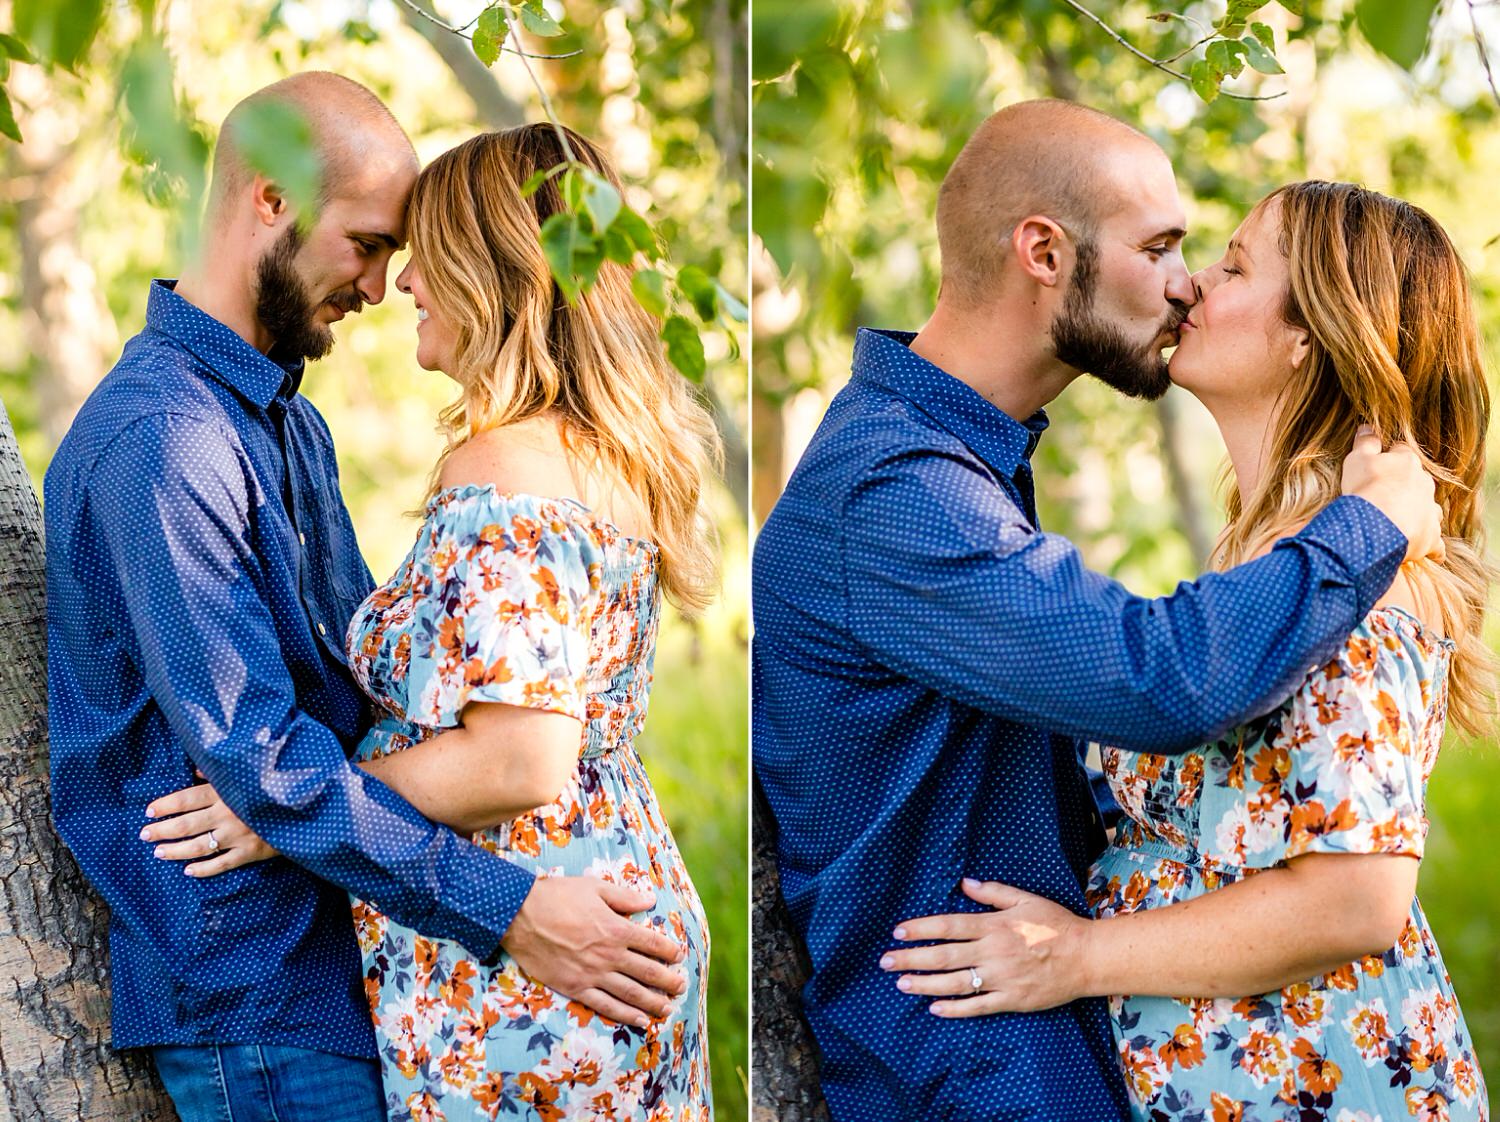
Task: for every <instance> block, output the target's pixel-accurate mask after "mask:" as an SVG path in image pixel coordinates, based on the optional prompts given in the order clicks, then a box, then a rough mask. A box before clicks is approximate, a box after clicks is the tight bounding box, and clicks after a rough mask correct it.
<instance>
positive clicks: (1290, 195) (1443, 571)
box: [1212, 180, 1495, 732]
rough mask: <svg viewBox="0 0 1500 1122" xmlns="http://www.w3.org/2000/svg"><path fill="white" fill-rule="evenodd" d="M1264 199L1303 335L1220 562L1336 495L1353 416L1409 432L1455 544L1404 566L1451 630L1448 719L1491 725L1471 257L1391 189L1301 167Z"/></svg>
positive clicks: (1286, 311)
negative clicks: (1304, 342)
mask: <svg viewBox="0 0 1500 1122" xmlns="http://www.w3.org/2000/svg"><path fill="white" fill-rule="evenodd" d="M1273 200H1279V202H1280V206H1281V222H1280V227H1281V228H1280V248H1281V252H1282V254H1283V256H1284V257H1285V258H1286V261H1287V265H1288V270H1289V274H1290V278H1291V281H1290V285H1289V286H1288V290H1287V293H1286V299H1285V303H1284V305H1283V307H1282V311H1281V314H1282V318H1283V319H1285V320H1286V322H1287V323H1289V324H1291V325H1292V326H1294V327H1299V328H1303V329H1305V330H1306V331H1307V332H1308V334H1309V335H1310V336H1311V346H1310V349H1309V352H1308V354H1307V357H1306V359H1305V360H1304V362H1303V364H1302V366H1301V368H1299V369H1298V371H1297V372H1296V374H1295V375H1294V376H1293V377H1292V379H1291V380H1290V382H1289V383H1288V385H1287V387H1286V389H1285V390H1284V391H1283V395H1282V399H1281V401H1280V402H1279V408H1278V413H1277V418H1276V426H1275V432H1274V434H1273V436H1272V444H1271V449H1270V457H1269V460H1268V462H1267V465H1266V470H1265V473H1264V475H1263V476H1262V480H1261V482H1260V485H1259V486H1258V487H1257V488H1256V490H1255V492H1254V493H1253V494H1252V495H1250V496H1249V498H1248V499H1247V500H1245V501H1244V502H1243V503H1242V502H1241V501H1240V496H1239V492H1238V491H1237V490H1236V489H1234V488H1232V487H1231V488H1229V495H1228V507H1229V525H1228V527H1227V528H1226V529H1225V531H1224V534H1223V535H1222V537H1221V538H1220V539H1219V542H1218V544H1217V546H1216V548H1215V550H1214V556H1213V559H1212V560H1213V563H1214V565H1215V566H1216V567H1219V568H1227V567H1229V566H1231V565H1235V564H1238V563H1239V562H1241V561H1243V560H1245V559H1247V558H1249V557H1251V556H1253V555H1254V554H1255V553H1257V552H1259V551H1260V550H1262V549H1263V548H1265V546H1267V545H1269V544H1270V543H1271V542H1272V541H1274V540H1275V539H1276V538H1278V537H1281V536H1283V535H1284V534H1286V533H1288V532H1290V531H1291V530H1293V529H1294V528H1295V527H1298V526H1300V525H1302V524H1303V523H1305V522H1306V521H1307V520H1308V519H1310V518H1312V517H1313V515H1315V514H1316V513H1317V512H1318V511H1319V510H1320V509H1322V508H1323V507H1324V506H1326V505H1327V504H1328V503H1329V502H1331V501H1332V500H1333V499H1334V498H1335V497H1337V496H1338V494H1339V493H1340V489H1341V488H1340V483H1341V477H1342V473H1343V461H1344V457H1345V455H1346V454H1347V453H1348V451H1349V449H1350V448H1351V447H1352V446H1353V442H1354V436H1355V432H1356V430H1357V429H1358V427H1359V426H1360V425H1361V424H1371V425H1373V426H1374V427H1375V430H1376V431H1377V432H1378V433H1379V434H1380V435H1381V437H1382V438H1383V439H1384V440H1386V441H1387V442H1390V441H1398V440H1404V441H1408V442H1410V443H1411V444H1412V445H1414V446H1415V447H1416V448H1417V449H1418V450H1419V453H1420V455H1421V457H1422V460H1423V463H1424V465H1425V466H1426V467H1427V470H1428V471H1429V472H1431V473H1432V475H1433V476H1434V477H1435V478H1436V479H1437V501H1438V503H1439V505H1440V506H1441V507H1442V511H1443V523H1442V529H1443V536H1444V538H1445V540H1446V544H1447V555H1448V556H1447V561H1446V562H1445V563H1444V564H1441V565H1439V564H1437V563H1435V562H1432V561H1416V562H1409V563H1408V564H1406V565H1405V566H1404V567H1403V569H1402V572H1403V573H1404V574H1405V575H1406V577H1407V579H1408V581H1409V583H1410V585H1411V587H1412V590H1413V594H1414V596H1415V597H1416V598H1417V601H1418V603H1419V605H1420V606H1421V607H1422V608H1423V610H1424V612H1426V613H1428V614H1429V615H1435V616H1436V618H1438V619H1441V620H1442V623H1443V627H1444V630H1445V631H1446V632H1447V633H1448V635H1449V636H1450V637H1451V638H1452V639H1453V640H1454V641H1455V643H1456V644H1457V650H1456V652H1455V654H1454V657H1453V663H1452V667H1451V669H1450V672H1449V711H1450V713H1451V715H1452V717H1453V719H1454V721H1455V723H1457V724H1458V725H1460V726H1461V727H1463V728H1466V729H1468V730H1469V731H1471V732H1480V731H1484V730H1486V728H1487V726H1488V722H1489V719H1490V717H1491V716H1492V714H1493V709H1494V700H1493V697H1494V681H1495V664H1494V659H1493V656H1492V655H1491V654H1490V652H1489V650H1488V649H1487V648H1486V647H1485V645H1484V642H1483V640H1482V638H1481V635H1480V631H1481V625H1482V623H1483V618H1484V610H1485V603H1486V600H1487V599H1488V595H1489V585H1490V581H1491V579H1492V578H1493V575H1494V571H1493V569H1492V567H1491V566H1490V564H1489V562H1488V560H1487V559H1486V557H1485V553H1484V527H1483V524H1482V520H1481V511H1480V505H1481V499H1480V486H1481V483H1482V481H1483V479H1484V453H1485V432H1486V429H1487V428H1488V425H1489V409H1490V399H1489V389H1488V386H1487V385H1486V382H1485V374H1484V366H1483V359H1482V356H1481V351H1480V338H1479V328H1478V324H1477V323H1476V320H1475V316H1474V306H1473V302H1472V299H1471V296H1470V292H1469V278H1468V273H1467V271H1466V270H1465V268H1464V265H1463V262H1462V261H1461V260H1460V259H1459V256H1458V253H1457V251H1456V250H1455V249H1454V247H1453V244H1452V242H1450V241H1449V240H1448V236H1447V234H1446V233H1445V232H1444V231H1443V228H1442V227H1441V226H1439V225H1438V223H1437V222H1436V221H1434V220H1433V218H1432V216H1431V215H1429V214H1428V213H1427V212H1426V211H1424V210H1422V209H1420V208H1419V207H1415V206H1412V205H1411V204H1410V203H1407V202H1403V201H1401V200H1400V199H1393V198H1389V197H1388V196H1385V195H1381V194H1377V193H1376V192H1374V191H1368V190H1365V189H1364V188H1362V187H1357V186H1354V185H1353V184H1350V183H1327V182H1322V181H1317V180H1309V181H1307V182H1302V183H1292V184H1288V185H1287V186H1285V187H1282V188H1279V189H1278V190H1276V191H1273V192H1272V193H1271V194H1270V195H1268V196H1266V198H1264V199H1262V200H1261V201H1260V202H1259V203H1258V204H1256V210H1257V211H1261V210H1264V208H1266V207H1267V206H1268V205H1269V204H1270V203H1271V202H1272V201H1273Z"/></svg>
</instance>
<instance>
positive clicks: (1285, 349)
mask: <svg viewBox="0 0 1500 1122" xmlns="http://www.w3.org/2000/svg"><path fill="white" fill-rule="evenodd" d="M1280 227H1281V200H1280V199H1273V200H1272V201H1271V202H1270V203H1269V204H1267V205H1266V206H1264V207H1261V208H1260V209H1259V210H1258V211H1255V212H1252V213H1251V215H1250V217H1248V218H1246V219H1245V221H1244V222H1242V223H1240V228H1239V229H1238V230H1236V231H1235V233H1234V236H1233V237H1232V238H1230V240H1229V246H1228V248H1227V249H1226V250H1225V251H1224V256H1223V257H1222V258H1221V259H1220V260H1219V261H1218V262H1217V263H1216V264H1214V265H1211V266H1209V267H1208V268H1207V269H1204V270H1203V271H1202V272H1200V273H1196V274H1194V276H1193V284H1194V286H1195V287H1196V289H1197V291H1198V293H1199V298H1198V303H1197V304H1195V305H1194V306H1193V309H1192V311H1191V313H1190V314H1189V315H1188V318H1187V319H1186V320H1185V321H1184V322H1183V324H1182V332H1181V337H1180V340H1179V342H1178V345H1177V350H1176V352H1175V353H1174V354H1173V355H1172V361H1171V364H1170V366H1169V368H1168V369H1169V371H1170V373H1171V375H1172V381H1173V382H1175V383H1177V384H1178V385H1179V386H1181V387H1182V388H1183V389H1185V390H1187V391H1188V392H1190V393H1191V394H1193V396H1195V397H1197V398H1198V399H1199V400H1201V401H1202V402H1203V403H1204V404H1205V405H1207V406H1209V408H1210V409H1213V410H1217V409H1233V410H1234V411H1235V412H1239V413H1244V412H1245V411H1246V410H1253V411H1256V412H1259V411H1261V410H1264V411H1265V412H1266V413H1267V415H1268V416H1269V413H1270V411H1271V409H1272V408H1274V406H1275V403H1276V400H1277V398H1278V397H1279V396H1280V394H1281V392H1282V390H1283V389H1284V388H1285V387H1286V384H1287V382H1288V381H1289V380H1290V378H1291V376H1292V375H1293V373H1294V372H1295V371H1296V369H1297V367H1298V365H1299V364H1300V363H1301V362H1302V360H1303V359H1304V358H1305V356H1306V353H1307V340H1308V336H1307V332H1306V331H1303V330H1301V329H1300V328H1296V327H1293V326H1291V325H1290V324H1288V323H1287V322H1286V321H1285V320H1283V319H1282V318H1281V309H1282V306H1283V303H1284V301H1285V298H1286V291H1287V285H1288V283H1289V280H1290V278H1289V274H1288V270H1287V262H1286V258H1285V257H1283V256H1282V254H1281V248H1280V246H1279V245H1278V244H1277V240H1278V235H1277V232H1278V231H1279V230H1280Z"/></svg>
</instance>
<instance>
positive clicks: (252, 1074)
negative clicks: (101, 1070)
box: [152, 1044, 385, 1122]
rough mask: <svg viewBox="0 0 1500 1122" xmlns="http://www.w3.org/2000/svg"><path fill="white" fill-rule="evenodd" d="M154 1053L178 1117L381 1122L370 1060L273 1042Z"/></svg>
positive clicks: (227, 1121)
mask: <svg viewBox="0 0 1500 1122" xmlns="http://www.w3.org/2000/svg"><path fill="white" fill-rule="evenodd" d="M152 1052H153V1053H154V1054H155V1056H156V1070H157V1072H158V1073H160V1075H161V1081H162V1082H163V1083H164V1084H166V1087H167V1091H168V1092H169V1093H170V1094H171V1096H172V1102H173V1104H175V1105H176V1107H177V1113H178V1115H180V1116H181V1119H182V1122H385V1105H384V1101H383V1098H382V1095H381V1090H380V1065H379V1064H378V1063H376V1062H375V1061H374V1060H356V1059H352V1058H350V1057H348V1056H334V1055H330V1054H329V1053H327V1052H314V1051H311V1050H309V1049H306V1048H282V1047H278V1046H276V1045H271V1044H204V1045H164V1046H162V1047H159V1048H153V1049H152Z"/></svg>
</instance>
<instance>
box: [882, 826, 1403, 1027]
mask: <svg viewBox="0 0 1500 1122" xmlns="http://www.w3.org/2000/svg"><path fill="white" fill-rule="evenodd" d="M1417 864H1418V863H1417V860H1416V858H1414V857H1402V856H1394V855H1390V854H1383V853H1358V854H1342V853H1310V854H1306V855H1304V856H1301V857H1295V858H1293V859H1292V860H1291V861H1289V862H1288V863H1287V864H1286V865H1285V866H1282V867H1278V868H1274V869H1268V870H1266V871H1265V872H1262V873H1257V874H1256V875H1254V876H1251V877H1247V878H1246V879H1244V880H1243V881H1239V882H1237V883H1235V884H1232V885H1228V886H1227V887H1225V888H1221V889H1219V890H1217V891H1214V892H1210V893H1207V894H1206V895H1204V896H1199V897H1196V898H1195V899H1192V900H1184V901H1182V902H1180V903H1177V904H1172V905H1169V906H1168V907H1164V908H1154V909H1147V910H1144V911H1139V912H1134V913H1131V914H1129V915H1121V916H1114V917H1111V918H1108V919H1097V920H1090V919H1084V918H1082V917H1080V916H1077V915H1074V914H1073V913H1072V912H1071V911H1069V910H1068V909H1067V908H1064V907H1063V906H1062V905H1060V904H1055V903H1053V902H1052V901H1050V900H1047V899H1044V898H1043V897H1040V896H1034V895H1032V894H1031V893H1029V892H1023V891H1021V890H1020V889H1017V888H1011V887H1009V886H1007V885H1003V884H993V883H986V884H981V883H979V882H975V881H965V882H964V892H965V894H966V895H968V896H970V897H971V898H972V899H975V900H978V901H979V902H981V903H984V904H989V905H991V906H992V907H994V908H996V909H998V910H996V911H993V912H987V913H982V914H975V915H969V914H963V915H945V916H928V917H925V918H922V919H913V920H908V921H907V922H905V923H903V924H901V925H900V926H899V927H897V928H896V933H895V937H896V938H897V939H899V940H902V941H919V940H920V941H925V940H943V942H940V943H936V944H934V945H933V946H929V947H920V948H911V949H907V950H897V951H892V952H890V953H889V954H887V955H885V956H884V957H883V958H882V959H881V965H882V966H883V967H884V968H885V969H887V970H891V971H903V973H902V976H901V977H900V978H899V979H897V983H896V984H897V985H898V986H899V987H900V988H901V989H903V990H905V991H906V992H908V993H915V994H927V995H932V996H941V997H952V996H955V995H963V996H962V998H961V999H960V1000H947V1001H937V1002H934V1003H933V1004H932V1006H931V1007H930V1008H931V1011H932V1012H933V1013H936V1014H938V1015H940V1016H947V1017H973V1016H979V1015H981V1014H985V1013H997V1012H1001V1011H1005V1010H1032V1009H1048V1008H1051V1007H1052V1006H1054V1005H1062V1004H1065V1003H1067V1002H1069V1001H1072V1000H1074V999H1075V998H1079V997H1091V996H1102V995H1106V994H1115V993H1128V994H1142V995H1145V994H1155V995H1160V996H1164V997H1175V996H1191V997H1243V996H1246V995H1249V994H1260V993H1269V992H1271V991H1274V990H1277V989H1280V988H1281V987H1282V986H1286V985H1291V984H1292V983H1295V982H1299V981H1307V980H1308V979H1310V978H1315V977H1317V976H1318V975H1319V974H1323V973H1326V972H1328V971H1331V970H1335V969H1337V968H1338V967H1340V966H1343V965H1345V964H1347V963H1349V962H1352V961H1354V960H1355V959H1358V958H1360V957H1362V956H1364V955H1369V954H1380V953H1383V952H1384V951H1386V950H1388V949H1390V947H1391V946H1393V945H1394V944H1395V942H1396V940H1397V939H1398V938H1399V937H1400V934H1401V930H1402V928H1403V927H1404V925H1405V923H1406V917H1407V914H1408V912H1409V911H1410V909H1411V902H1412V897H1413V896H1414V895H1415V893H1416V884H1417ZM970 967H974V969H975V970H976V971H977V973H978V974H979V977H980V980H981V987H980V989H979V991H978V992H977V994H976V991H975V989H974V987H973V976H972V974H971V973H970V970H969V968H970ZM911 971H937V972H938V973H911Z"/></svg>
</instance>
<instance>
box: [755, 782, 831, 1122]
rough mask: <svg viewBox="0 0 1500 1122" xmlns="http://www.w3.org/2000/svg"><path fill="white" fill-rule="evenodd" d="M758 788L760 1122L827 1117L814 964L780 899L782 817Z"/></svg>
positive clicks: (757, 1121) (757, 1116)
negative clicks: (811, 988)
mask: <svg viewBox="0 0 1500 1122" xmlns="http://www.w3.org/2000/svg"><path fill="white" fill-rule="evenodd" d="M753 787H754V795H753V798H754V809H753V810H752V813H751V823H752V824H751V830H752V831H753V834H752V836H753V837H754V840H755V846H754V865H753V867H752V869H751V878H752V883H753V884H754V886H755V888H754V893H753V899H752V902H751V920H750V929H751V932H752V939H751V941H752V945H753V946H754V948H755V950H754V953H753V958H752V961H751V964H750V974H751V977H752V978H753V979H754V981H753V985H754V987H755V991H754V996H755V1000H754V1002H753V1003H752V1007H753V1008H754V1010H755V1017H754V1023H753V1024H752V1025H751V1026H750V1036H751V1045H750V1048H751V1061H750V1067H751V1086H752V1087H753V1088H754V1092H755V1095H754V1101H753V1102H752V1103H751V1109H752V1110H753V1112H754V1114H753V1122H827V1118H828V1107H827V1105H826V1104H825V1103H824V1102H823V1093H822V1091H821V1089H820V1088H819V1087H818V1047H817V1045H816V1044H815V1043H814V1042H813V1038H812V1031H811V1030H810V1029H809V1028H808V1027H807V1020H806V1018H804V1017H803V1015H802V986H803V984H804V983H805V982H806V981H807V977H808V975H809V974H810V973H811V964H810V963H809V962H808V958H807V950H806V948H805V947H804V946H803V944H802V940H801V938H800V937H799V936H798V935H797V932H796V930H795V929H794V928H793V927H792V920H791V917H790V916H789V915H788V914H787V910H786V905H785V904H784V903H782V901H781V880H780V878H779V877H778V876H777V874H776V820H775V818H774V817H772V815H771V808H770V806H769V805H767V803H766V799H765V796H764V795H763V794H762V793H761V790H760V784H759V783H755V784H753Z"/></svg>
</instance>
